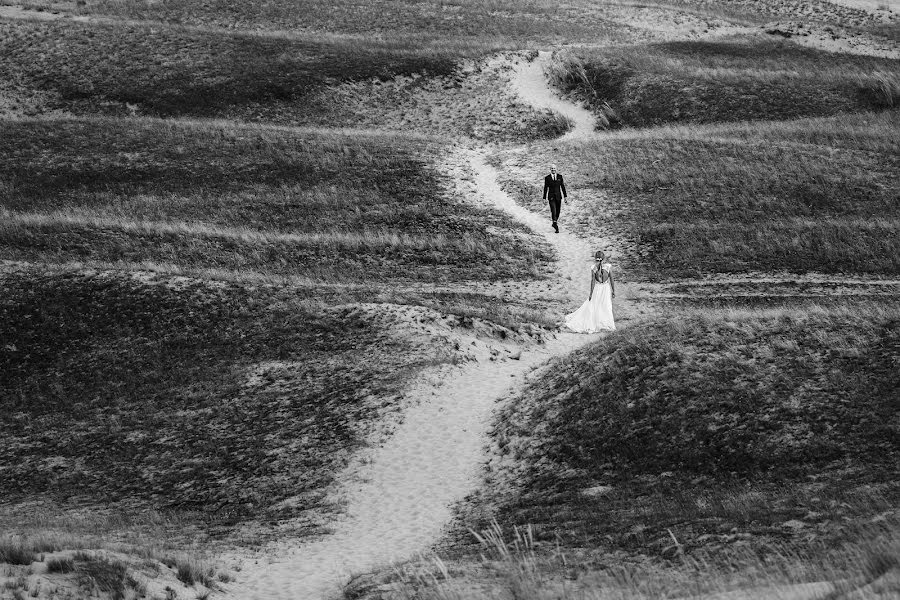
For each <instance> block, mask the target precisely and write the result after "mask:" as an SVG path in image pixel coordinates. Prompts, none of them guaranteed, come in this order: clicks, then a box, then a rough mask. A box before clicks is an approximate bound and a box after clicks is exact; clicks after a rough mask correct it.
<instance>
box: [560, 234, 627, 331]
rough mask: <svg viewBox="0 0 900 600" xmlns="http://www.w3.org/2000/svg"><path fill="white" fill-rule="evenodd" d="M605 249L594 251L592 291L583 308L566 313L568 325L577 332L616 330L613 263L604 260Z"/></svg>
mask: <svg viewBox="0 0 900 600" xmlns="http://www.w3.org/2000/svg"><path fill="white" fill-rule="evenodd" d="M605 258H606V255H605V254H604V253H603V250H597V252H596V253H594V265H593V266H592V267H591V292H590V294H589V295H588V299H587V300H585V302H584V304H582V305H581V308H579V309H578V310H576V311H575V312H573V313H570V314H568V315H566V327H568V328H569V329H571V330H572V331H575V332H577V333H597V332H598V331H602V330H610V331H611V330H614V329H615V328H616V324H615V322H614V321H613V312H612V299H613V298H615V297H616V286H615V284H614V283H613V277H612V265H610V264H609V263H608V262H604V260H605Z"/></svg>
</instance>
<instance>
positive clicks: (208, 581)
mask: <svg viewBox="0 0 900 600" xmlns="http://www.w3.org/2000/svg"><path fill="white" fill-rule="evenodd" d="M174 567H175V571H176V575H177V577H178V580H179V581H181V582H182V583H184V584H185V585H196V584H198V583H200V584H203V585H204V586H206V587H208V588H211V587H213V586H215V584H216V570H215V568H213V567H211V566H209V565H207V564H206V563H204V562H202V561H200V560H198V559H196V558H191V557H185V556H182V557H179V558H177V559H175V565H174Z"/></svg>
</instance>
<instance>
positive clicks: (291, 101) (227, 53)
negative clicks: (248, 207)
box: [0, 21, 459, 123]
mask: <svg viewBox="0 0 900 600" xmlns="http://www.w3.org/2000/svg"><path fill="white" fill-rule="evenodd" d="M0 57H2V58H0V66H2V68H3V70H4V71H5V72H6V73H8V76H7V78H6V79H7V82H6V83H5V87H9V86H11V85H12V82H15V84H16V85H17V86H18V87H19V88H26V89H35V90H39V91H43V92H48V93H51V94H52V95H51V98H52V100H51V101H49V102H48V103H47V104H48V105H47V107H46V108H57V107H64V108H67V109H69V110H72V111H76V112H89V113H97V112H100V113H109V112H113V113H115V112H118V113H127V107H126V106H125V104H126V103H128V104H132V105H136V106H137V107H138V108H139V109H140V110H141V111H142V112H144V113H146V114H149V115H157V116H194V117H199V116H203V117H212V116H226V115H227V116H229V117H232V118H242V119H252V118H253V117H254V116H256V117H257V118H258V117H260V116H262V117H263V118H262V119H260V120H266V121H281V122H293V123H308V122H318V123H328V122H330V121H334V120H335V119H338V120H339V119H340V117H341V116H342V115H341V114H340V107H338V106H334V105H333V104H332V103H331V102H329V96H328V92H327V87H328V86H329V85H330V84H333V83H337V82H342V81H358V80H368V79H372V78H391V77H394V76H397V75H408V74H412V73H419V74H430V75H440V74H449V73H451V72H452V71H453V70H454V68H455V61H456V59H458V58H459V55H458V54H452V53H441V52H427V51H419V52H416V51H414V50H403V49H397V48H391V47H390V46H389V45H387V46H386V45H384V44H379V43H378V42H376V41H369V40H366V39H356V38H354V39H352V40H347V41H340V40H332V41H328V40H327V39H326V40H324V41H311V40H310V41H302V40H290V39H280V38H271V37H269V38H267V37H259V36H252V35H243V34H241V33H224V32H203V31H197V30H187V29H180V28H177V27H166V26H159V27H150V26H131V25H126V24H113V23H91V24H81V23H72V22H63V21H57V22H30V21H24V22H0Z"/></svg>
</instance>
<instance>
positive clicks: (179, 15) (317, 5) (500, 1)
mask: <svg viewBox="0 0 900 600" xmlns="http://www.w3.org/2000/svg"><path fill="white" fill-rule="evenodd" d="M585 5H589V3H576V4H574V5H569V6H560V5H559V4H558V3H555V2H550V1H548V0H537V1H530V2H526V3H522V2H517V1H515V0H489V1H483V0H455V1H453V2H446V1H441V0H426V1H416V0H400V1H391V2H376V3H360V2H354V1H352V0H337V1H327V0H302V1H300V2H294V1H288V0H275V1H274V2H267V3H265V4H258V3H237V4H236V3H233V2H227V1H224V0H217V1H215V2H200V1H197V0H188V1H186V2H177V3H176V2H161V3H152V4H150V3H146V2H142V1H140V0H134V1H133V0H126V1H118V0H112V1H107V0H96V1H95V0H90V1H88V2H87V3H86V4H85V5H84V6H82V7H80V8H79V9H78V10H79V12H81V13H84V14H102V15H116V16H121V17H127V18H132V19H152V20H162V21H168V22H175V23H192V24H207V25H216V26H229V27H231V26H237V27H243V28H250V29H254V28H275V29H301V30H309V31H327V32H337V33H353V34H369V35H371V34H384V35H388V36H390V35H398V36H402V37H404V38H409V37H413V38H419V39H421V38H423V37H425V38H440V39H442V40H446V43H454V42H453V40H455V39H456V40H458V39H463V40H465V39H476V40H480V41H488V40H493V42H494V43H496V42H497V41H500V42H501V43H503V42H506V43H521V42H522V41H528V40H540V41H541V42H544V43H548V42H549V43H553V42H558V41H562V40H565V39H571V38H573V37H579V38H580V37H588V36H594V37H596V36H597V35H598V34H602V35H615V34H616V29H617V27H616V26H614V25H613V24H611V23H609V22H606V21H604V20H603V19H601V18H597V17H596V16H594V15H593V14H592V13H591V12H590V11H585V10H583V8H584V6H585Z"/></svg>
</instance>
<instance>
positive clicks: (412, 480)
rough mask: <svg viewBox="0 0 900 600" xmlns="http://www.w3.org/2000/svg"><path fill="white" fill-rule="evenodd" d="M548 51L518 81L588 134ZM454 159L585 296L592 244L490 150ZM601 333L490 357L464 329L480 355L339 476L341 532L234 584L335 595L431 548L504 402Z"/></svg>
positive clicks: (587, 122) (464, 490)
mask: <svg viewBox="0 0 900 600" xmlns="http://www.w3.org/2000/svg"><path fill="white" fill-rule="evenodd" d="M546 57H547V55H546V54H543V55H542V56H540V57H539V58H538V60H535V61H533V62H527V63H518V64H516V65H514V66H513V68H514V69H515V73H516V76H515V77H514V78H513V85H514V87H515V89H516V90H517V91H518V93H519V94H520V96H521V97H522V98H523V99H525V100H527V101H528V102H530V103H532V104H533V105H535V106H537V107H540V108H544V107H546V108H552V109H553V110H555V111H557V112H559V113H561V114H564V115H566V116H568V117H569V118H571V119H572V121H573V122H574V123H575V127H574V129H573V130H572V131H571V132H570V133H569V134H568V136H567V137H569V138H572V137H579V136H585V135H589V134H590V133H591V132H592V131H593V127H594V122H593V117H592V116H591V115H590V113H589V112H588V111H586V110H584V109H582V108H580V107H577V106H574V105H572V104H569V103H567V102H565V101H563V100H561V99H559V98H557V97H556V96H554V95H553V93H552V92H551V91H550V90H549V88H548V87H547V84H546V81H545V79H544V72H543V66H544V61H545V60H546ZM447 160H448V162H449V163H451V164H450V165H449V168H451V169H462V170H465V171H466V172H468V173H470V174H472V177H474V183H475V185H476V188H477V193H478V195H479V198H478V201H479V202H480V203H482V204H485V205H489V206H491V205H492V206H494V207H496V208H498V209H500V210H503V211H505V212H506V213H508V214H509V215H511V216H512V217H513V218H515V219H516V220H518V221H519V222H521V223H523V224H524V225H526V226H527V227H529V228H531V229H533V230H534V231H536V232H538V233H541V234H543V235H544V237H545V239H546V240H547V241H548V243H549V244H550V245H551V246H552V247H553V249H554V250H555V252H556V255H557V259H558V264H557V269H558V270H557V277H556V278H555V280H554V281H553V282H552V283H551V284H550V285H552V286H558V287H560V288H562V289H564V290H566V294H567V295H568V296H569V297H570V298H571V299H573V300H574V299H575V298H576V297H579V298H580V296H581V292H583V291H585V290H582V289H581V288H580V287H579V286H577V284H576V285H573V281H577V280H580V279H582V278H583V275H584V273H585V272H586V271H587V269H588V268H589V267H588V266H589V264H590V263H589V259H590V255H591V248H590V247H589V246H588V244H587V243H586V242H584V241H582V240H581V239H579V238H578V237H576V236H575V235H573V234H570V233H566V232H562V233H559V234H557V233H555V232H553V230H552V229H551V228H550V221H549V216H548V215H537V214H535V213H532V212H530V211H529V210H527V209H525V208H523V207H521V206H519V205H517V204H516V203H515V202H514V201H513V199H512V198H510V197H509V196H508V195H507V194H506V193H505V192H504V191H503V190H502V188H501V187H500V185H499V183H498V173H497V172H496V170H495V169H494V168H493V167H491V166H490V165H488V164H487V161H486V159H485V154H484V152H483V151H482V150H479V149H475V148H470V147H465V146H459V147H457V148H456V149H455V150H453V151H452V152H451V153H450V154H449V156H448V158H447ZM535 176H536V177H539V176H540V173H536V174H535ZM522 285H523V286H528V285H533V286H534V285H538V286H539V285H544V286H546V285H547V284H546V283H544V284H540V283H539V284H526V283H523V284H522ZM560 316H561V315H560ZM598 337H599V336H598V335H577V334H572V333H560V334H559V335H557V336H556V338H555V339H553V340H550V341H548V342H547V343H546V344H544V345H543V346H538V347H536V348H531V349H529V348H526V349H524V351H523V350H522V349H519V348H511V347H507V348H505V350H506V351H507V355H506V356H505V357H504V356H503V355H502V354H501V356H500V357H499V360H498V359H497V358H498V357H496V356H495V357H494V360H492V355H491V348H490V346H487V345H484V344H480V345H479V343H478V341H477V340H474V339H473V340H471V342H469V341H468V340H466V343H471V344H472V346H473V348H474V351H473V352H474V353H475V354H476V356H477V359H478V360H477V361H476V362H475V363H473V364H470V365H467V366H464V367H462V368H455V369H454V370H453V371H451V372H450V373H447V374H445V377H444V381H443V383H442V384H441V385H439V386H437V387H435V386H433V385H431V384H429V383H422V384H421V385H420V386H419V387H418V388H417V389H415V390H412V391H410V392H409V393H408V394H407V397H409V398H411V399H412V404H411V406H412V408H410V409H409V410H408V411H407V413H406V414H405V415H404V419H403V422H402V424H401V425H400V426H399V427H398V429H397V430H396V431H395V433H394V434H393V435H392V436H391V437H390V439H388V440H387V441H386V442H385V443H384V444H383V445H382V446H380V447H377V448H373V449H371V450H370V451H367V452H364V453H363V454H362V456H360V457H358V459H357V460H356V461H355V463H354V466H352V467H351V468H349V469H348V471H347V472H346V473H343V474H342V475H340V476H339V477H338V480H339V481H341V482H343V490H342V492H341V498H340V500H342V501H343V502H345V505H346V515H345V516H344V518H342V519H341V520H340V521H338V522H337V523H334V524H333V533H332V534H330V535H327V536H324V537H323V538H321V539H318V540H313V541H310V542H307V543H300V545H295V544H296V541H294V542H293V544H292V542H291V541H286V542H283V543H280V544H279V545H277V546H274V547H270V548H267V550H266V557H267V558H266V560H265V561H264V562H262V563H260V562H249V561H245V562H244V564H243V566H242V569H241V576H240V577H239V580H238V581H237V582H236V583H234V584H233V585H231V586H229V587H230V589H229V590H228V592H229V595H230V596H231V597H234V598H241V599H245V598H255V599H260V600H268V599H298V598H303V599H309V600H315V599H328V598H333V597H337V596H338V595H339V593H340V589H341V586H342V585H343V584H344V583H346V582H347V581H349V579H350V578H351V576H352V575H353V574H355V573H360V572H364V571H370V570H373V569H375V568H377V567H379V566H384V565H387V564H390V563H391V562H394V561H399V560H405V559H410V558H414V557H415V556H417V555H420V554H422V553H425V552H428V551H429V550H430V548H431V547H432V545H433V544H434V542H436V541H437V540H438V539H439V537H440V536H441V534H442V532H443V530H444V527H445V526H447V525H448V524H450V522H451V520H452V518H453V514H452V506H453V505H454V503H456V502H458V501H459V500H461V499H462V498H464V497H465V496H466V495H467V494H469V493H470V492H472V491H474V489H475V488H476V486H477V485H478V482H479V475H480V468H481V465H482V463H483V462H484V460H485V458H486V456H485V454H484V453H485V445H486V442H487V428H488V427H489V424H490V421H491V418H490V417H491V413H492V411H493V410H494V409H495V408H496V407H497V405H498V402H502V401H503V400H504V399H506V398H509V397H510V396H511V394H512V393H514V392H515V391H516V390H517V389H518V388H519V386H521V385H522V382H523V380H524V375H525V374H526V373H527V372H528V371H530V370H532V369H534V368H536V367H539V366H540V365H542V364H544V363H546V362H547V361H548V360H549V359H550V358H551V357H553V356H559V355H563V354H566V353H568V352H571V351H572V350H574V349H576V348H578V347H580V346H582V345H584V344H586V343H588V342H590V341H593V340H595V339H597V338H598ZM497 345H499V346H502V344H496V345H495V346H497ZM494 352H496V348H494ZM519 353H521V354H519Z"/></svg>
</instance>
